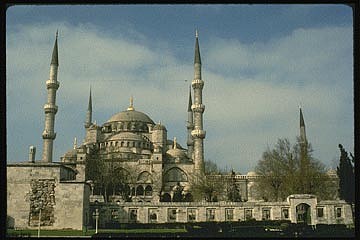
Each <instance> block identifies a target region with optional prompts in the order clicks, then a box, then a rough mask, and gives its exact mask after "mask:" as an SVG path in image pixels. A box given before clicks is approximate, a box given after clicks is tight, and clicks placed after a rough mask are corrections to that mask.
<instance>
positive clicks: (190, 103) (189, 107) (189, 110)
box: [188, 85, 192, 112]
mask: <svg viewBox="0 0 360 240" xmlns="http://www.w3.org/2000/svg"><path fill="white" fill-rule="evenodd" d="M191 105H192V98H191V85H190V86H189V105H188V112H191Z"/></svg>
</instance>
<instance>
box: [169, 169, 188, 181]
mask: <svg viewBox="0 0 360 240" xmlns="http://www.w3.org/2000/svg"><path fill="white" fill-rule="evenodd" d="M164 180H165V182H187V181H188V176H187V175H186V173H185V172H184V171H183V170H181V169H180V168H177V167H174V168H171V169H170V170H169V171H167V172H166V173H165V176H164Z"/></svg>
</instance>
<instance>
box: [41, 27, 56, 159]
mask: <svg viewBox="0 0 360 240" xmlns="http://www.w3.org/2000/svg"><path fill="white" fill-rule="evenodd" d="M57 38H58V32H57V31H56V38H55V44H54V49H53V53H52V58H51V64H50V77H49V80H47V81H46V89H47V91H48V99H47V103H46V104H45V105H44V111H45V129H44V132H43V133H42V138H43V139H44V145H43V155H42V161H43V162H52V155H53V143H54V139H55V138H56V133H55V132H54V124H55V114H56V113H57V110H58V107H57V106H56V105H55V101H56V90H57V89H58V88H59V82H58V81H57V73H58V67H59V62H58V46H57Z"/></svg>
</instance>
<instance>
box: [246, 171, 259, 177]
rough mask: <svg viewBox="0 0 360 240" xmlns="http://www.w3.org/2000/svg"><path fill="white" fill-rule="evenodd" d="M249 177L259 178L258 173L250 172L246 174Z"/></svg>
mask: <svg viewBox="0 0 360 240" xmlns="http://www.w3.org/2000/svg"><path fill="white" fill-rule="evenodd" d="M246 175H247V176H257V174H256V172H253V171H250V172H248V173H247V174H246Z"/></svg>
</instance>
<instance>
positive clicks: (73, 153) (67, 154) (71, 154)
mask: <svg viewBox="0 0 360 240" xmlns="http://www.w3.org/2000/svg"><path fill="white" fill-rule="evenodd" d="M76 155H77V152H76V149H71V150H70V151H68V152H66V153H65V155H64V157H66V158H72V157H76Z"/></svg>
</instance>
